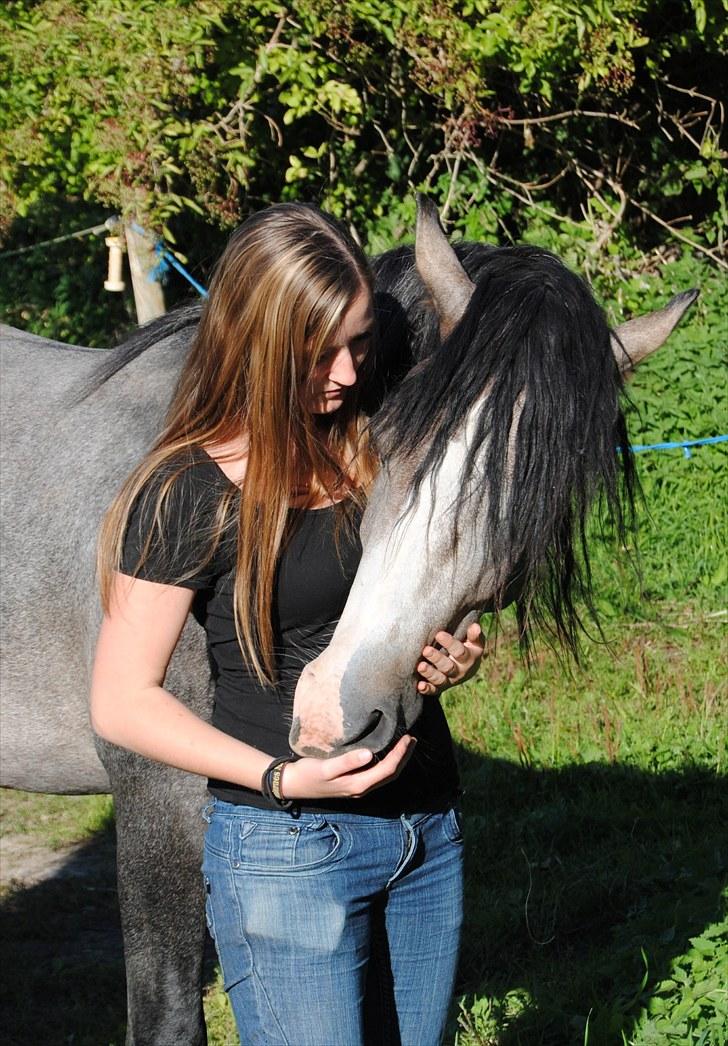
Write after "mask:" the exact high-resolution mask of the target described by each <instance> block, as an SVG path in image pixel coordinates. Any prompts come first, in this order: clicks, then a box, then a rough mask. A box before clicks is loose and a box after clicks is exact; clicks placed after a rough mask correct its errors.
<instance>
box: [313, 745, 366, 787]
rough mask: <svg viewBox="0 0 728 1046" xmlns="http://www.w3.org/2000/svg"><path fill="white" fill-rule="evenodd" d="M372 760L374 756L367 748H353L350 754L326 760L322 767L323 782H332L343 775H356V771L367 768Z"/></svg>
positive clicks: (345, 753)
mask: <svg viewBox="0 0 728 1046" xmlns="http://www.w3.org/2000/svg"><path fill="white" fill-rule="evenodd" d="M373 758H374V755H373V753H372V752H370V751H369V749H368V748H355V749H354V750H353V751H351V752H344V754H343V755H337V756H334V758H333V759H327V760H326V762H325V764H324V767H323V771H322V776H323V778H324V780H327V781H333V780H335V778H337V777H342V776H343V775H344V774H351V773H356V771H357V770H362V769H363V768H364V767H365V766H368V765H369V764H370V763H371V761H372V759H373Z"/></svg>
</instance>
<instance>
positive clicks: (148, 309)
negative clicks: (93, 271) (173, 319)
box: [124, 225, 167, 325]
mask: <svg viewBox="0 0 728 1046" xmlns="http://www.w3.org/2000/svg"><path fill="white" fill-rule="evenodd" d="M124 233H125V235H126V249H127V253H128V255H129V269H130V270H131V283H132V287H133V289H134V304H135V306H136V314H137V323H139V324H140V325H141V324H142V323H149V321H150V320H155V319H156V318H157V316H163V315H164V313H165V312H166V311H167V309H166V307H165V304H164V291H163V289H162V284H161V283H160V282H159V280H150V279H149V274H150V273H151V272H152V270H153V269H154V268H155V267H156V265H157V261H158V259H157V256H156V254H155V253H154V247H153V246H152V244H151V241H150V240H148V239H147V237H146V236H143V235H142V234H141V233H138V232H135V231H134V229H133V228H132V227H131V226H130V225H126V226H125V227H124Z"/></svg>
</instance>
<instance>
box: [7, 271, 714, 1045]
mask: <svg viewBox="0 0 728 1046" xmlns="http://www.w3.org/2000/svg"><path fill="white" fill-rule="evenodd" d="M696 283H701V284H702V285H703V298H702V303H701V304H699V305H698V306H697V307H696V310H695V314H694V316H693V317H692V318H691V319H690V321H689V322H688V323H687V324H686V325H685V326H684V328H683V329H681V330H680V331H679V332H678V333H677V334H676V335H675V336H674V339H673V341H672V342H671V344H670V347H669V348H668V349H666V350H665V353H664V355H663V356H662V357H661V358H660V357H659V356H658V357H657V358H656V359H655V360H654V361H650V362H649V363H648V364H646V367H645V371H644V374H641V375H640V378H639V384H636V386H635V390H634V393H633V407H632V408H631V415H632V438H633V440H634V442H637V443H650V442H656V441H658V440H659V441H662V440H675V439H681V438H688V437H700V436H711V435H714V434H718V433H723V432H726V431H728V417H727V415H726V405H725V370H724V367H725V353H726V344H727V343H728V333H727V331H726V322H727V321H726V316H728V288H726V286H725V281H721V280H720V279H719V278H718V277H717V276H715V275H713V274H712V273H711V272H709V271H708V270H706V269H705V268H704V267H701V266H699V265H698V264H697V263H695V262H693V261H691V260H690V259H687V260H684V261H681V262H679V263H676V264H675V265H674V266H673V267H667V268H666V269H665V270H664V271H663V272H662V273H661V274H660V277H659V279H654V280H652V281H650V280H649V279H647V278H646V277H638V276H635V277H633V278H632V279H631V280H629V281H625V283H624V286H623V288H622V296H621V300H620V303H619V304H620V305H622V306H624V307H625V308H627V309H629V310H630V311H632V310H633V309H637V308H644V307H650V305H652V304H654V303H655V300H656V298H657V297H658V291H659V298H660V299H661V300H662V301H664V300H665V299H666V297H667V296H669V293H670V290H671V288H673V289H675V290H678V289H685V288H686V286H691V285H694V284H696ZM726 460H727V457H726V449H725V447H711V448H704V449H702V450H699V451H696V452H695V453H694V455H693V457H692V458H691V459H689V460H688V459H686V458H684V457H683V456H682V454H681V453H680V452H679V451H674V452H669V453H652V454H645V455H643V456H640V458H639V459H638V466H639V474H640V478H641V481H642V485H643V487H644V490H645V500H646V506H647V507H646V508H643V509H642V510H641V541H640V549H639V556H637V554H636V550H635V549H632V550H630V551H631V565H630V561H629V559H626V558H625V556H624V555H623V553H622V552H615V550H613V549H612V548H610V546H609V544H608V543H607V542H603V541H602V539H601V538H600V537H597V536H595V538H594V548H595V552H596V556H595V576H596V583H597V591H598V602H599V606H600V610H601V612H602V614H603V618H604V623H605V633H606V638H607V640H608V643H607V644H604V643H597V642H593V641H586V642H585V647H584V658H583V663H582V665H581V667H580V668H578V669H574V670H571V671H569V670H567V669H566V668H565V667H564V666H563V665H561V664H560V663H559V661H558V659H557V658H556V657H555V656H554V655H553V654H552V653H550V652H548V651H544V650H538V651H537V654H536V658H535V662H534V665H533V667H532V669H531V671H530V672H528V671H527V670H526V669H525V668H524V666H523V663H522V662H521V660H520V659H519V656H518V653H517V650H516V648H515V643H514V627H513V624H512V622H510V621H509V620H508V619H506V621H505V622H504V624H503V627H502V629H501V633H500V635H499V637H498V642H497V644H495V643H494V642H493V640H491V643H490V649H489V656H488V657H487V659H486V660H485V662H484V666H483V670H482V673H481V675H480V677H479V678H478V679H477V680H475V681H473V682H471V683H469V684H467V685H466V686H464V687H462V688H460V689H459V690H456V691H453V692H451V693H449V694H447V695H445V697H444V699H443V700H444V702H445V705H446V708H447V712H448V717H449V720H450V723H451V726H452V729H453V734H454V736H455V739H456V744H457V751H458V758H459V762H460V766H461V770H462V777H463V783H464V787H465V794H464V800H463V802H464V808H465V813H466V875H467V901H466V912H467V915H466V924H465V932H464V940H463V951H462V962H461V969H460V974H459V979H458V987H457V998H456V1000H455V1003H454V1006H453V1012H452V1018H451V1024H450V1029H449V1033H448V1042H449V1043H450V1044H451V1046H452V1044H457V1046H487V1044H499V1046H515V1044H524V1046H536V1044H553V1046H571V1044H574V1046H576V1044H579V1046H583V1044H592V1046H595V1044H604V1046H608V1044H613V1043H614V1044H625V1043H627V1044H634V1046H658V1044H660V1046H661V1044H681V1046H682V1044H691V1046H692V1044H694V1046H698V1044H701V1046H722V1044H725V1043H728V919H727V917H726V898H727V895H726V882H727V878H728V876H727V873H728V831H727V830H726V823H727V822H728V786H727V781H728V778H727V777H726V774H727V772H728V742H727V738H728V698H727V694H726V686H725V682H726V678H728V672H727V671H726V668H727V666H726V660H728V649H727V647H726V642H725V627H726V622H727V617H726V609H725V607H726V601H725V594H726V593H725V589H726V550H725V523H726V511H725V506H726V477H727V476H728V468H727V467H726ZM637 562H639V567H640V571H641V579H640V576H639V575H638V573H637V570H636V569H635V565H636V563H637ZM110 825H111V812H110V807H109V804H108V801H107V800H106V799H104V798H98V797H95V798H75V799H59V798H56V797H29V796H24V795H20V794H17V793H10V794H9V795H7V796H6V797H5V799H4V801H3V812H2V824H1V827H2V832H3V835H4V836H5V838H6V839H7V838H11V839H14V840H17V839H18V837H22V836H28V837H33V838H37V839H39V840H41V841H43V843H44V844H50V845H55V846H63V845H65V844H66V843H68V842H69V841H73V840H80V841H81V842H80V846H81V847H82V848H83V849H86V850H87V851H89V852H90V853H93V854H96V855H97V856H98V857H99V864H98V870H97V873H95V874H94V875H93V876H89V877H86V878H76V879H68V878H59V877H56V878H54V879H52V880H50V881H48V882H46V883H45V884H44V885H37V886H30V887H28V886H24V885H23V884H22V883H15V884H10V885H9V886H6V887H5V888H4V890H3V894H2V899H1V905H0V907H1V914H2V932H3V939H4V941H5V950H6V954H5V960H6V961H5V964H4V966H5V973H4V985H3V999H2V1002H3V1010H4V1014H3V1020H2V1028H3V1032H2V1038H3V1042H4V1043H6V1044H8V1046H10V1044H14V1046H36V1044H37V1043H39V1042H43V1043H44V1044H52V1043H58V1044H61V1043H64V1044H65V1043H72V1044H74V1046H100V1044H111V1043H114V1044H117V1046H120V1044H121V1043H122V1042H123V1034H124V1002H123V965H122V962H121V955H120V950H119V940H118V920H117V916H116V910H115V899H114V887H113V878H112V876H111V871H110V865H109V862H108V861H105V858H106V857H107V856H108V853H109V848H110V832H111V827H110ZM208 981H209V983H208V987H207V994H206V1013H207V1019H208V1025H209V1029H210V1031H209V1034H210V1042H211V1044H212V1046H223V1044H225V1046H227V1044H229V1043H235V1042H236V1041H237V1040H236V1036H235V1034H234V1031H233V1026H232V1022H231V1019H230V1015H229V1012H228V1010H227V1005H226V1001H225V998H224V995H223V993H222V991H221V989H220V985H219V981H218V979H217V975H216V972H215V967H214V963H213V962H212V961H211V962H210V963H209V964H208ZM170 1046H171V1044H170ZM322 1046H329V1044H322ZM330 1046H334V1044H330ZM408 1046H409V1044H408Z"/></svg>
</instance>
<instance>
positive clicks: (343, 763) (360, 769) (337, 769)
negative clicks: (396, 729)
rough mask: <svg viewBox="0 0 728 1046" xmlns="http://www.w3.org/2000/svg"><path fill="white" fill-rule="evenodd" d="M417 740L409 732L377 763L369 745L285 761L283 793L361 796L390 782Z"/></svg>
mask: <svg viewBox="0 0 728 1046" xmlns="http://www.w3.org/2000/svg"><path fill="white" fill-rule="evenodd" d="M416 744H417V741H416V740H415V738H414V737H410V735H409V734H405V735H404V737H400V739H399V741H398V742H397V744H396V745H395V746H394V747H393V748H392V749H391V750H390V751H389V752H387V754H386V755H385V756H384V757H383V758H382V759H380V760H378V761H377V762H374V756H373V754H372V753H371V752H370V751H369V749H368V748H357V749H355V750H354V751H352V752H345V753H344V755H337V756H334V757H333V758H332V759H313V758H310V757H306V758H304V759H297V760H296V761H295V762H292V763H286V765H285V767H284V769H283V773H282V775H281V784H280V788H281V793H282V794H283V796H284V797H285V798H286V799H334V798H335V799H359V798H360V797H361V796H363V795H366V794H367V793H368V792H371V791H372V790H373V789H375V788H381V787H382V785H385V784H389V782H390V781H394V780H395V778H396V777H398V776H399V775H400V773H401V772H402V770H403V769H404V768H405V766H406V765H407V761H408V760H409V758H410V756H411V755H412V752H413V751H414V748H415V745H416Z"/></svg>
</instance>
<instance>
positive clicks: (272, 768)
mask: <svg viewBox="0 0 728 1046" xmlns="http://www.w3.org/2000/svg"><path fill="white" fill-rule="evenodd" d="M292 762H293V759H292V758H291V756H289V755H282V756H279V757H278V758H277V759H274V760H273V762H272V763H271V764H270V765H269V766H268V767H266V769H265V771H264V773H263V777H262V778H261V782H260V790H261V792H262V793H263V795H264V796H265V798H266V799H267V800H268V802H270V803H272V804H273V806H277V807H279V809H281V810H290V809H291V807H292V806H293V799H285V798H284V796H283V792H282V791H281V777H282V776H283V770H284V768H285V767H286V766H287V765H288V763H292Z"/></svg>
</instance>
